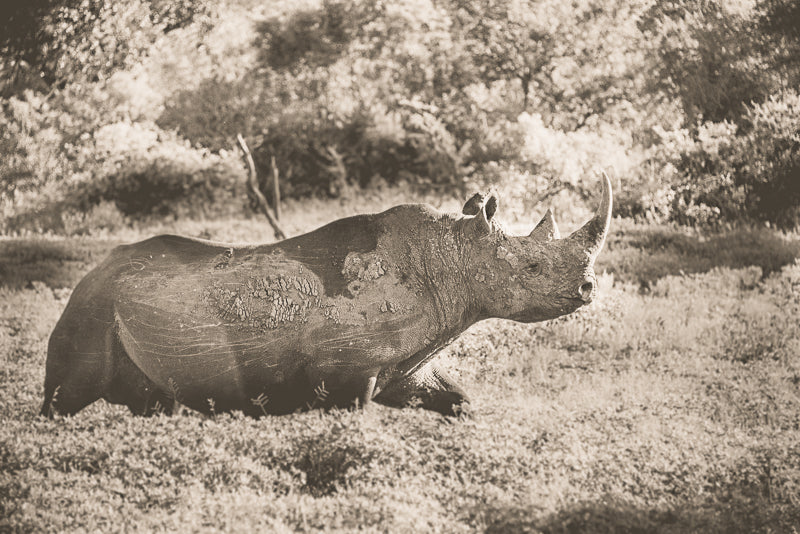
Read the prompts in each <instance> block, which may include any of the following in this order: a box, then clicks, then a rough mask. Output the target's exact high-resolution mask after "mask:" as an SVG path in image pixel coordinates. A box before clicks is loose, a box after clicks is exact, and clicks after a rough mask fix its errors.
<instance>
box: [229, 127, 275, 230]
mask: <svg viewBox="0 0 800 534" xmlns="http://www.w3.org/2000/svg"><path fill="white" fill-rule="evenodd" d="M236 140H237V141H239V146H240V147H241V149H242V152H243V153H244V157H245V161H247V169H248V173H247V185H248V186H250V191H251V192H252V193H253V196H255V197H256V202H258V205H259V207H260V208H261V211H262V212H263V213H264V215H266V217H267V220H268V221H269V224H270V226H272V231H273V232H275V238H276V239H279V240H280V239H286V232H284V231H283V228H281V225H280V224H278V220H277V219H276V218H275V215H273V213H272V210H271V209H270V207H269V204H268V203H267V199H266V198H264V193H262V192H261V189H259V187H258V179H257V178H256V164H255V163H254V162H253V156H252V155H251V154H250V149H249V148H247V143H246V142H245V140H244V137H242V134H236Z"/></svg>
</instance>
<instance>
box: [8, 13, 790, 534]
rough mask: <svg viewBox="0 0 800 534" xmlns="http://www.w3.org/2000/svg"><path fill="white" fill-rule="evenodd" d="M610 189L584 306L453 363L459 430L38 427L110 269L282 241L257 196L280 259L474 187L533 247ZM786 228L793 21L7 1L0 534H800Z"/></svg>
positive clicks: (371, 417)
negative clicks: (57, 363) (75, 321)
mask: <svg viewBox="0 0 800 534" xmlns="http://www.w3.org/2000/svg"><path fill="white" fill-rule="evenodd" d="M237 134H241V135H242V136H243V138H244V139H245V140H246V143H247V145H248V146H249V149H250V150H251V152H252V155H253V158H254V161H255V170H256V173H255V176H254V177H253V176H250V175H249V174H248V167H247V166H246V164H245V160H244V159H243V157H242V153H241V151H240V149H239V146H238V144H237V141H236V137H237ZM597 170H605V171H606V172H608V173H609V175H610V176H611V177H612V182H613V185H614V188H615V192H614V193H615V199H614V201H615V206H614V216H615V218H614V220H613V222H612V227H611V235H610V236H609V238H608V240H607V242H606V247H605V249H604V250H603V252H602V253H601V254H600V256H599V258H598V260H597V266H596V270H597V272H598V273H602V274H599V282H600V292H599V296H598V298H597V299H596V301H595V302H594V303H593V304H592V305H590V306H588V307H586V308H584V309H582V310H581V311H580V312H578V313H576V314H573V315H571V316H568V317H565V318H561V319H558V320H555V321H551V322H547V323H543V324H538V325H522V324H517V323H513V322H508V321H499V320H492V321H485V322H482V323H480V324H478V325H476V326H474V327H473V328H471V329H470V330H469V331H468V332H467V333H465V334H464V335H463V336H462V337H461V338H459V339H458V340H456V342H455V343H453V344H452V345H451V346H450V347H449V348H448V349H446V351H445V352H443V353H442V354H441V355H440V356H439V358H440V359H441V360H442V361H443V362H444V364H445V366H446V367H447V368H448V370H449V371H451V372H452V374H453V375H455V376H457V377H459V378H460V381H461V382H462V383H463V384H464V385H465V388H466V389H467V390H468V392H469V393H470V395H471V397H472V400H473V402H472V405H473V411H474V415H473V417H472V418H471V419H466V420H451V419H446V418H443V417H441V416H439V415H435V414H433V413H428V412H425V413H423V412H422V411H419V410H414V409H404V410H396V409H392V408H386V407H383V406H369V407H368V408H367V409H366V410H363V411H352V412H351V411H333V412H328V413H324V412H312V413H305V414H296V415H292V416H286V417H267V418H262V419H258V420H256V419H250V418H244V417H242V416H238V415H218V416H214V417H206V416H201V415H199V414H197V413H194V412H191V411H189V410H186V409H183V410H181V411H182V412H183V413H182V414H181V415H179V416H173V417H165V416H156V417H153V418H139V417H133V416H131V415H130V414H129V413H128V411H127V409H125V408H122V407H119V406H112V405H109V404H106V403H104V402H99V403H95V404H94V405H92V406H91V407H89V408H88V409H86V410H84V411H82V412H81V413H79V414H78V415H76V416H75V417H71V418H57V419H55V420H53V421H50V420H44V419H40V418H38V417H37V416H36V414H37V413H38V409H39V406H40V403H41V395H42V384H43V379H44V362H45V357H46V345H47V339H48V336H49V334H50V331H51V330H52V328H53V326H54V325H55V322H56V321H57V319H58V317H59V315H60V313H61V311H62V310H63V309H64V306H65V305H66V302H67V300H68V298H69V296H70V294H71V290H72V288H73V287H74V286H75V284H76V283H77V281H78V280H79V279H80V278H81V277H82V276H83V275H85V274H86V273H87V272H88V271H89V270H90V269H91V268H92V267H94V266H95V265H97V264H98V263H99V262H100V261H102V259H103V258H104V256H105V255H106V254H107V253H108V252H109V251H110V250H111V248H113V247H114V246H115V245H117V244H120V243H123V242H131V241H136V240H139V239H143V238H146V237H148V236H151V235H153V234H157V233H164V232H178V233H182V234H186V235H192V236H199V237H204V238H209V239H214V240H219V241H226V242H248V243H266V242H271V241H274V240H275V234H274V231H273V228H272V226H271V225H270V224H268V223H267V221H266V219H264V217H263V215H262V214H261V211H260V207H259V205H258V203H257V200H256V198H255V197H254V196H253V194H252V191H250V190H249V187H248V177H251V178H255V179H256V180H257V182H258V185H259V188H260V190H261V191H262V192H263V194H264V196H265V197H266V199H267V201H268V202H269V204H270V205H271V206H272V207H273V208H274V207H275V206H276V205H277V206H279V207H280V211H281V216H280V221H279V223H280V226H281V227H282V228H283V229H284V230H285V232H286V233H287V234H288V235H290V236H293V235H298V234H300V233H303V232H306V231H310V230H313V229H314V228H317V227H318V226H320V225H322V224H325V223H327V222H330V221H331V220H334V219H336V218H339V217H344V216H348V215H352V214H354V213H365V212H375V211H380V210H382V209H385V208H388V207H390V206H392V205H395V204H398V203H404V202H426V203H429V204H432V205H434V206H435V207H437V208H439V209H442V210H445V211H457V210H458V209H459V208H460V206H461V205H462V203H463V201H464V200H465V199H466V198H468V197H469V196H470V195H471V194H472V193H474V192H475V191H478V190H480V191H485V190H488V189H494V190H495V191H497V193H498V195H499V198H500V208H499V210H498V214H497V218H498V219H500V220H501V221H503V222H504V223H505V226H506V227H507V228H508V229H509V230H511V231H513V232H516V233H522V232H525V233H527V232H528V231H530V229H531V228H532V227H533V225H534V224H535V223H536V222H537V221H538V220H539V219H540V218H541V216H542V215H543V214H544V212H545V210H546V209H547V208H548V207H552V208H553V211H554V213H555V216H556V219H557V220H558V221H559V224H560V225H561V227H562V231H570V230H572V229H574V228H577V227H578V225H580V224H581V223H582V222H584V221H585V220H586V219H588V218H589V217H590V216H591V213H593V210H594V208H595V207H596V206H595V204H596V202H597V198H598V195H599V183H600V181H599V179H598V178H597V176H596V175H595V171H597ZM276 179H277V184H278V188H279V190H280V199H278V198H277V195H276V193H275V191H276V185H275V180H276ZM798 224H800V4H798V3H797V2H795V1H793V0H634V1H623V0H574V1H572V2H562V1H561V0H385V1H380V0H341V1H338V0H328V1H314V0H308V1H289V0H282V1H263V2H262V1H256V0H202V1H199V2H193V1H190V0H177V1H174V2H173V1H169V0H116V1H112V0H55V1H49V0H29V1H19V0H6V1H5V2H2V4H0V531H6V530H8V531H13V532H17V531H20V532H25V531H34V532H39V531H76V530H83V531H86V530H89V531H103V532H105V531H135V530H139V531H151V530H155V531H164V530H168V531H209V532H212V531H256V530H260V531H265V532H266V531H270V532H289V531H305V532H316V531H347V532H350V531H357V530H366V531H387V532H412V531H413V532H428V531H430V532H473V531H479V532H643V533H644V532H670V533H671V532H675V533H678V532H798V530H797V529H798V526H797V525H800V260H798V258H800V236H799V235H798V232H797V226H798Z"/></svg>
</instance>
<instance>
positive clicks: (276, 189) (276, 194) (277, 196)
mask: <svg viewBox="0 0 800 534" xmlns="http://www.w3.org/2000/svg"><path fill="white" fill-rule="evenodd" d="M270 164H271V165H272V200H273V204H274V205H273V206H272V209H273V210H274V211H275V218H276V219H277V220H279V221H280V220H281V185H280V181H279V176H280V175H279V174H278V165H277V164H276V163H275V156H272V159H271V160H270Z"/></svg>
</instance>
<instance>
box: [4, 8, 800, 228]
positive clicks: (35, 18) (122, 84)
mask: <svg viewBox="0 0 800 534" xmlns="http://www.w3.org/2000/svg"><path fill="white" fill-rule="evenodd" d="M798 20H800V17H798V7H797V3H796V2H793V1H792V0H752V1H751V0H738V1H735V2H722V1H721V0H654V1H649V0H636V1H633V2H623V1H621V0H576V1H574V2H571V3H569V4H568V5H567V4H564V3H563V2H560V1H557V0H444V1H436V2H434V1H432V0H396V1H393V2H382V1H379V0H309V1H308V2H305V3H303V4H302V5H298V4H297V3H295V2H289V1H288V0H284V1H276V2H274V3H270V4H268V5H267V4H264V5H261V4H257V3H253V2H251V1H249V0H229V1H227V2H224V3H223V2H220V1H219V0H205V1H203V2H191V1H190V0H181V1H178V2H171V1H166V0H124V1H120V2H111V1H110V0H56V1H50V2H45V1H43V0H31V1H28V2H21V1H11V2H6V3H4V4H3V5H2V6H0V71H1V72H2V74H3V76H2V82H0V83H2V86H1V87H0V91H1V92H2V97H1V98H2V102H0V103H2V118H1V119H0V120H2V125H3V130H2V132H1V133H0V143H2V146H3V150H4V154H5V159H4V160H3V161H2V162H0V183H1V184H2V189H0V191H2V193H0V195H3V197H2V198H0V201H2V199H3V198H5V201H4V202H6V204H4V206H6V207H5V208H3V209H4V210H5V211H6V212H7V211H8V210H10V211H11V212H16V211H18V210H20V209H22V208H20V207H19V205H20V202H23V201H22V200H20V199H21V198H22V197H21V196H20V195H22V196H24V195H27V194H28V192H30V193H31V194H33V192H35V191H38V190H40V189H41V188H43V187H45V186H46V187H49V188H52V191H51V193H48V195H49V196H48V195H44V196H47V197H48V198H49V197H50V196H52V197H53V198H61V197H63V196H64V194H65V193H64V192H63V191H67V190H71V189H70V188H71V187H72V186H68V185H67V184H69V183H71V182H83V181H89V182H93V183H96V184H105V185H103V187H106V186H108V187H111V186H110V185H109V184H111V183H112V182H111V181H109V180H108V177H109V176H125V177H126V178H125V179H124V181H125V182H126V183H129V182H131V180H133V181H135V180H138V179H139V178H136V177H137V176H138V177H140V178H141V180H143V181H144V182H147V183H150V184H162V183H163V182H162V181H161V180H158V179H150V178H148V177H144V176H143V175H142V174H141V172H140V171H141V169H145V170H144V171H143V172H145V173H150V172H153V173H155V172H161V171H160V170H159V169H160V168H161V167H158V166H148V165H147V164H142V165H139V164H138V163H137V164H135V165H134V164H133V161H134V160H136V158H133V159H129V160H126V161H128V163H124V162H120V160H115V161H117V163H119V164H120V165H129V164H130V165H131V169H132V170H131V171H130V172H127V171H125V170H124V169H113V170H112V169H111V167H109V165H108V161H110V160H109V156H108V153H109V152H103V151H100V150H99V149H98V146H99V144H100V141H99V140H98V137H97V135H98V132H99V131H101V130H102V129H103V128H104V127H108V126H113V125H119V124H128V123H135V124H136V125H137V127H136V128H134V129H133V130H131V131H135V132H139V133H136V134H135V135H144V136H148V138H149V137H152V136H154V138H155V139H156V140H157V141H156V143H157V144H158V143H162V142H163V143H166V144H167V145H168V144H169V143H171V142H172V141H171V140H173V139H174V138H175V135H177V136H179V137H180V138H183V139H185V140H186V142H187V143H188V144H189V146H191V148H190V150H196V151H198V153H203V154H206V153H211V154H215V155H216V154H220V155H222V154H224V156H221V157H223V159H225V160H226V161H228V159H226V158H230V157H235V154H234V153H232V152H231V150H230V149H231V148H233V147H234V146H235V144H234V139H235V136H236V134H237V133H239V132H241V133H243V134H244V135H245V136H246V137H247V138H248V140H249V142H250V145H251V147H252V148H253V153H254V156H255V159H256V163H257V166H258V170H259V175H260V176H261V177H262V179H263V180H265V181H266V180H267V177H268V176H270V175H271V173H272V160H273V158H274V159H275V162H276V164H277V166H278V170H279V173H280V176H281V179H282V184H283V187H284V193H285V194H286V195H287V196H304V195H332V196H336V195H341V194H346V193H347V192H349V191H352V190H353V188H355V187H369V186H370V185H372V184H381V183H387V182H388V183H411V184H417V185H419V186H422V187H428V188H435V189H437V190H443V191H451V192H452V191H459V190H461V189H463V188H465V187H474V186H476V185H493V186H496V187H500V188H506V189H507V191H508V192H509V195H511V196H512V197H513V198H517V199H522V202H523V203H527V204H526V205H527V206H528V208H530V205H528V204H530V202H531V201H529V199H531V198H538V197H539V196H541V195H544V196H549V195H550V194H551V193H552V192H553V191H557V190H559V189H564V190H568V191H572V192H574V193H575V194H576V195H577V196H576V198H581V197H584V198H589V196H590V194H589V192H588V191H586V190H584V189H583V185H582V184H583V182H585V181H586V180H583V179H582V178H581V177H582V176H583V175H584V174H585V173H587V172H589V171H590V170H591V169H592V168H596V167H607V166H613V168H614V169H615V170H616V172H617V173H618V174H617V178H618V180H619V183H620V185H621V190H620V193H621V194H620V196H619V199H620V203H619V208H620V213H625V214H627V215H631V216H635V217H648V218H655V219H672V220H675V221H679V222H684V223H691V224H695V223H703V222H720V221H724V220H730V219H737V218H741V217H743V216H745V217H747V218H752V219H765V220H769V221H772V222H776V223H779V224H784V225H790V224H793V223H792V221H794V220H795V218H796V216H795V215H793V214H794V213H795V211H794V210H795V209H796V207H797V204H798V202H800V201H799V200H797V196H796V195H795V193H794V192H793V191H794V189H793V187H794V186H793V185H792V184H794V183H796V181H793V180H794V178H793V177H794V176H795V174H793V173H795V172H796V171H795V170H794V169H796V163H795V162H796V160H797V143H796V138H795V137H794V134H787V133H786V132H787V131H791V128H792V127H794V125H795V124H796V122H797V121H796V114H797V109H796V106H795V104H794V102H795V100H796V93H794V92H792V91H791V88H792V87H797V86H800V26H799V25H798ZM767 117H772V118H771V119H770V120H767ZM770 121H771V122H770ZM777 123H780V126H775V125H776V124H777ZM116 143H117V144H118V147H119V148H118V151H119V152H120V153H123V152H124V153H127V152H126V151H127V150H128V149H127V148H126V146H125V141H124V140H122V139H118V140H116ZM165 146H166V145H165ZM209 151H210V152H209ZM112 152H113V150H112ZM166 153H168V151H166V152H165V153H164V154H166ZM142 157H143V158H144V159H143V161H149V160H147V157H146V155H144V153H142ZM164 157H166V156H164ZM205 157H206V156H203V157H202V158H201V159H200V160H199V161H205V162H210V161H211V160H208V159H203V158H205ZM208 164H209V165H210V163H208ZM193 168H194V169H197V172H200V173H201V174H202V172H205V170H202V169H205V168H204V167H203V166H202V165H200V166H199V167H193ZM201 171H202V172H201ZM209 172H211V171H209ZM108 173H111V174H108ZM172 176H173V177H174V178H173V179H174V180H177V181H187V180H188V178H187V175H185V174H181V173H174V174H172ZM223 182H225V180H223ZM187 183H189V182H187ZM192 183H193V182H192ZM220 183H222V182H220ZM225 183H227V182H225ZM48 184H49V185H48ZM58 184H64V187H63V188H62V189H63V191H62V189H59V188H60V187H61V186H59V185H58ZM543 184H550V185H543ZM190 185H191V184H190ZM265 185H266V184H265ZM587 185H588V184H587ZM98 187H100V186H99V185H98ZM164 187H168V189H169V190H170V191H178V192H179V191H182V189H181V187H178V186H175V187H173V186H171V185H170V186H167V185H166V184H165V185H164ZM187 187H189V186H187ZM191 187H193V186H191ZM265 189H266V190H267V192H269V188H265ZM59 191H62V192H59ZM170 194H172V193H170ZM93 198H97V199H101V200H98V201H103V202H109V201H111V202H115V203H116V204H117V205H118V206H120V208H121V209H123V210H127V211H126V213H127V212H128V211H130V210H128V208H126V207H125V206H123V205H122V204H123V203H122V202H121V201H120V202H118V201H117V200H115V199H116V197H115V196H114V195H113V194H111V193H109V195H95V197H93ZM153 198H155V197H153ZM513 198H512V203H513ZM103 199H104V200H103ZM109 199H111V200H109ZM768 199H771V200H768ZM25 202H27V201H25ZM23 203H24V202H23ZM145 203H146V202H145ZM0 204H2V202H0ZM35 204H36V208H35V209H37V210H40V206H39V203H38V202H35ZM9 206H10V207H9ZM78 209H83V208H78ZM137 210H139V208H137ZM40 211H41V210H40ZM139 211H145V212H146V211H147V209H146V208H142V209H141V210H139ZM156 211H157V210H156Z"/></svg>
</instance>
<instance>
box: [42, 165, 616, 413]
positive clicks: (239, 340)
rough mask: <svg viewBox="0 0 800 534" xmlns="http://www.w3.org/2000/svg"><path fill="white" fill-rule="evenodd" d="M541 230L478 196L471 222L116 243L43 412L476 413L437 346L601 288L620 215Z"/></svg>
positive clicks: (561, 311) (566, 308)
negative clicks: (476, 327)
mask: <svg viewBox="0 0 800 534" xmlns="http://www.w3.org/2000/svg"><path fill="white" fill-rule="evenodd" d="M602 183H603V193H602V201H601V203H600V207H599V210H598V212H597V214H596V215H595V216H594V218H592V219H591V220H590V221H589V222H587V223H586V224H585V225H584V226H583V227H581V228H580V229H578V230H577V231H575V232H574V233H573V234H572V235H570V236H569V237H566V238H563V239H562V238H560V236H559V233H558V229H557V227H556V224H555V221H554V220H553V216H552V213H551V212H550V211H549V210H548V212H547V214H546V215H545V216H544V217H543V218H542V220H541V222H539V224H538V225H537V226H536V227H535V228H534V229H533V231H532V232H531V233H530V235H527V236H510V235H507V234H505V233H504V232H503V231H502V229H501V228H500V227H499V225H498V224H497V223H496V222H495V221H494V216H495V212H496V211H497V205H498V202H497V198H496V196H494V195H490V196H488V197H487V198H484V197H483V196H481V195H478V194H476V195H475V196H474V197H472V198H471V199H470V200H469V201H467V203H466V204H465V205H464V209H463V213H462V214H459V215H452V214H445V213H441V212H439V211H437V210H436V209H434V208H432V207H430V206H427V205H419V204H409V205H401V206H396V207H393V208H391V209H388V210H386V211H384V212H383V213H378V214H373V215H357V216H354V217H349V218H345V219H340V220H337V221H334V222H332V223H330V224H328V225H326V226H323V227H322V228H319V229H317V230H315V231H313V232H310V233H307V234H304V235H301V236H298V237H294V238H291V239H287V240H284V241H280V242H278V243H274V244H270V245H258V246H232V245H227V244H221V243H214V242H209V241H204V240H199V239H190V238H187V237H179V236H173V235H162V236H158V237H153V238H151V239H147V240H145V241H142V242H139V243H135V244H131V245H123V246H119V247H117V248H115V249H114V250H113V251H112V252H111V254H110V255H109V257H108V258H107V259H106V260H105V261H104V262H103V263H102V264H100V265H99V266H98V267H96V268H95V269H94V270H93V271H91V272H90V273H89V274H87V275H86V277H85V278H84V279H83V280H82V281H81V282H80V283H79V284H78V286H77V287H76V288H75V291H74V292H73V294H72V297H71V298H70V300H69V303H68V304H67V307H66V309H65V310H64V313H63V315H62V316H61V318H60V320H59V321H58V324H57V325H56V327H55V330H54V331H53V333H52V335H51V337H50V342H49V346H48V354H47V369H46V378H45V385H44V405H43V406H42V410H41V412H42V414H43V415H48V416H52V414H53V413H60V414H74V413H75V412H77V411H79V410H81V409H82V408H84V407H85V406H87V405H88V404H90V403H92V402H94V401H95V400H97V399H100V398H103V399H106V400H107V401H109V402H112V403H117V404H124V405H127V406H128V407H129V408H130V410H131V411H132V412H133V413H135V414H143V415H147V414H151V413H153V412H155V411H159V410H161V411H164V412H167V413H170V412H171V411H172V408H173V404H174V402H175V401H178V402H180V403H182V404H184V405H186V406H188V407H191V408H193V409H195V410H199V411H201V412H205V413H215V412H216V413H219V412H224V411H230V410H241V411H243V412H244V413H247V414H251V415H256V416H258V415H262V414H286V413H291V412H294V411H297V410H304V409H309V408H315V407H333V406H337V407H343V406H352V405H359V404H360V405H361V406H364V405H366V404H367V403H368V402H370V401H371V400H375V401H376V402H379V403H381V404H385V405H389V406H397V407H401V406H407V405H412V404H413V405H417V406H421V407H423V408H426V409H429V410H435V411H437V412H440V413H443V414H446V415H457V414H459V413H462V411H463V410H464V408H465V407H466V405H465V403H467V402H468V400H467V396H466V394H465V393H464V391H463V390H462V389H461V388H460V387H459V386H458V385H457V384H456V383H455V382H454V381H453V380H452V379H451V378H450V377H449V376H448V375H447V373H446V372H445V371H444V370H443V369H442V368H440V367H438V366H437V365H436V364H435V363H434V362H433V361H431V359H432V357H433V356H434V355H435V354H436V352H437V351H439V350H440V349H441V348H443V347H444V346H445V345H447V344H448V342H449V341H451V340H452V339H454V338H455V337H456V336H458V335H459V334H461V333H462V332H463V331H464V330H465V329H466V328H467V327H469V326H470V325H472V324H473V323H475V322H476V321H479V320H482V319H486V318H489V317H502V318H508V319H513V320H516V321H523V322H536V321H544V320H547V319H552V318H555V317H558V316H561V315H565V314H568V313H571V312H573V311H574V310H576V309H577V308H579V307H581V306H583V305H585V304H587V303H588V302H590V301H591V300H592V299H593V298H594V297H595V294H596V287H597V283H596V278H595V274H594V270H593V264H594V260H595V258H596V256H597V254H598V252H599V251H600V249H601V248H602V246H603V242H604V240H605V237H606V234H607V232H608V227H609V223H610V220H611V204H612V200H611V184H610V182H609V179H608V177H607V176H605V175H603V178H602Z"/></svg>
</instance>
